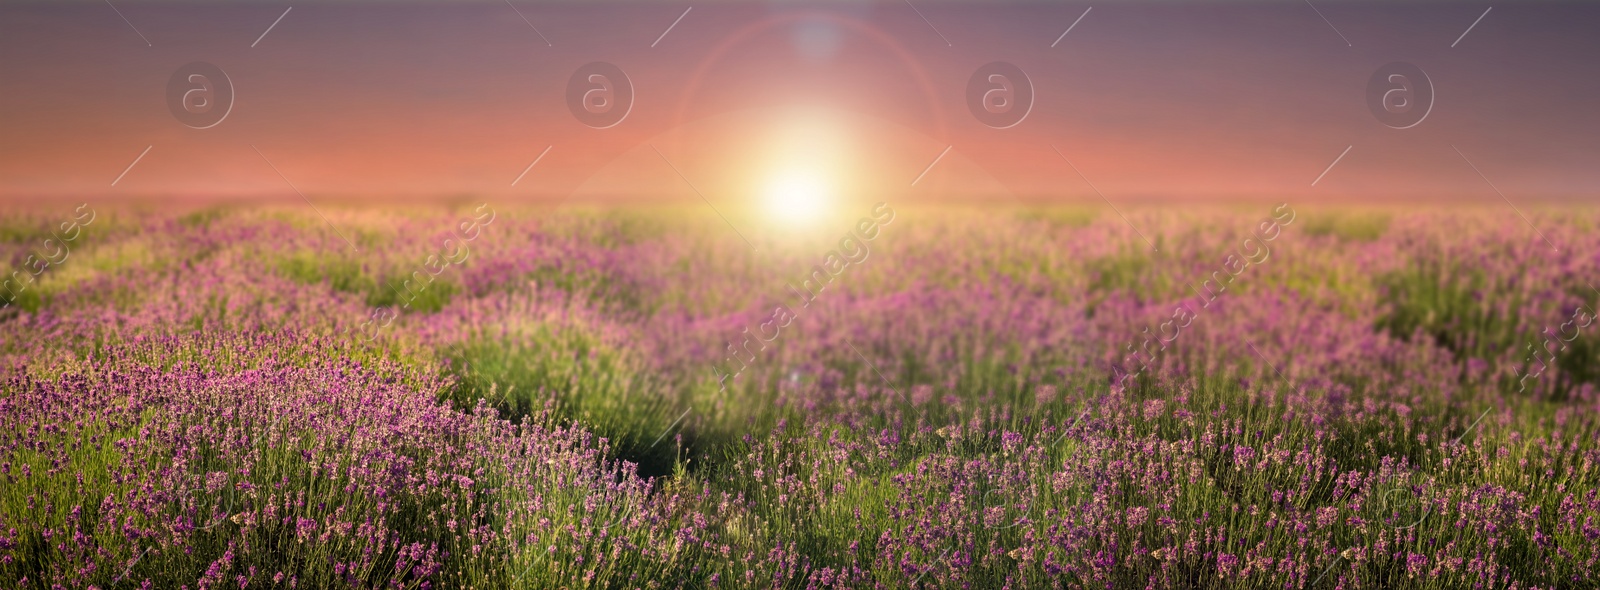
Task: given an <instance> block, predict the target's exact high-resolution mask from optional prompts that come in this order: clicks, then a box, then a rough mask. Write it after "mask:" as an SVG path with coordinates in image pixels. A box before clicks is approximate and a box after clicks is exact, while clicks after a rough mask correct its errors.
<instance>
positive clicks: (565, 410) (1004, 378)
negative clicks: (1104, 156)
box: [0, 202, 1600, 589]
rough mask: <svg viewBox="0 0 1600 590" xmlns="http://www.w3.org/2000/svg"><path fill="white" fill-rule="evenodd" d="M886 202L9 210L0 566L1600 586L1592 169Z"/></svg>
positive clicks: (304, 584)
mask: <svg viewBox="0 0 1600 590" xmlns="http://www.w3.org/2000/svg"><path fill="white" fill-rule="evenodd" d="M850 211H851V212H852V213H851V215H849V216H845V217H841V218H839V219H831V220H828V221H826V222H824V223H820V224H818V225H817V226H816V227H815V228H814V229H812V230H808V231H804V232H800V231H795V232H788V233H770V234H762V233H756V232H750V233H747V234H744V235H736V234H735V233H734V232H733V231H730V230H729V223H725V222H724V220H721V219H718V217H717V216H716V215H714V214H713V213H712V212H711V211H710V210H708V209H707V208H705V207H703V206H700V205H699V204H698V203H696V204H692V205H685V206H681V207H677V206H670V207H669V206H660V207H634V208H616V209H598V208H597V209H584V208H577V207H568V208H560V209H550V208H544V209H540V208H534V207H523V208H518V207H514V206H511V205H509V204H506V205H501V204H493V203H491V204H488V205H483V206H479V204H478V203H477V202H473V203H471V204H467V205H462V206H453V207H443V206H429V207H423V206H417V207H412V208H403V207H388V208H382V209H380V208H377V207H367V208H359V207H324V210H323V212H324V213H326V215H327V219H323V218H322V217H319V214H318V213H315V212H313V211H312V210H310V209H308V208H306V207H304V206H300V205H299V204H298V203H293V204H284V205H282V206H266V205H263V206H254V207H233V208H202V209H179V208H176V207H173V208H168V209H149V208H145V209H139V208H133V207H123V208H116V207H112V206H109V205H107V206H94V205H85V206H84V207H79V208H77V209H74V208H72V207H71V206H64V205H59V204H52V205H39V206H36V207H32V208H29V209H25V210H11V211H8V212H7V213H6V214H5V215H4V216H3V217H0V219H3V222H0V250H3V253H0V258H4V259H5V260H6V261H7V262H8V263H9V264H8V266H7V270H6V272H7V273H8V274H7V275H6V276H5V282H4V284H3V286H0V301H3V302H4V303H6V305H5V307H4V309H3V310H0V383H3V385H0V587H5V588H12V587H17V588H40V589H53V588H100V589H111V588H187V589H211V588H215V589H221V588H426V589H441V588H539V589H543V588H574V589H575V588H696V589H712V588H763V589H765V588H774V589H777V588H783V589H789V588H885V589H888V588H973V589H977V588H1008V589H1024V588H1280V589H1310V588H1316V589H1331V588H1345V589H1351V588H1519V589H1532V588H1543V589H1557V588H1562V589H1565V588H1596V587H1600V562H1597V560H1600V391H1597V387H1600V336H1597V335H1596V332H1600V326H1595V325H1593V323H1594V321H1595V312H1594V309H1595V306H1596V303H1597V300H1600V291H1596V290H1595V286H1596V284H1597V281H1596V279H1597V278H1600V277H1597V275H1600V212H1596V211H1594V210H1590V209H1584V208H1545V209H1539V208H1535V209H1531V210H1528V211H1527V213H1528V221H1527V222H1526V223H1525V222H1524V220H1523V219H1521V218H1519V217H1517V216H1514V215H1511V214H1509V211H1508V210H1506V209H1505V208H1503V207H1488V206H1485V207H1483V208H1466V209H1461V210H1458V211H1454V212H1452V211H1450V210H1447V209H1443V208H1430V209H1421V208H1418V209H1407V208H1400V207H1393V208H1366V209H1361V208H1355V207H1344V208H1325V207H1321V208H1319V207H1316V206H1313V205H1311V204H1299V203H1290V204H1284V205H1277V204H1276V203H1273V204H1246V205H1239V206H1235V207H1222V206H1214V207H1210V208H1198V209H1197V208H1187V207H1186V208H1176V207H1167V208H1158V207H1147V208H1137V207H1136V208H1132V209H1127V210H1126V212H1127V217H1128V218H1127V219H1126V220H1124V219H1123V218H1122V217H1121V216H1119V215H1118V214H1117V213H1116V212H1113V211H1112V210H1110V209H1106V208H1103V207H1083V208H1078V207H1072V206H1065V205H1063V206H1052V207H1041V208H1029V207H1023V206H1020V205H1008V206H1004V207H977V206H972V207H964V206H955V205H950V206H943V207H933V206H912V205H910V204H904V205H902V204H896V203H888V204H879V205H877V206H874V207H866V206H863V207H859V208H854V209H851V210H850ZM1530 225H1531V226H1532V227H1533V228H1537V229H1530ZM1132 228H1138V229H1137V230H1135V229H1132ZM741 237H743V238H746V239H748V240H749V243H746V242H745V241H744V240H742V239H741ZM1147 239H1148V242H1147V241H1146V240H1147ZM1556 246H1559V248H1557V247H1556ZM13 271H14V272H13Z"/></svg>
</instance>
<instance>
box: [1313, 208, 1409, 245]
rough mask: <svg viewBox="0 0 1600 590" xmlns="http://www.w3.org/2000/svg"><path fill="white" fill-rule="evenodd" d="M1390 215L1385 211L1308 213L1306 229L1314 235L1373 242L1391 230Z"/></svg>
mask: <svg viewBox="0 0 1600 590" xmlns="http://www.w3.org/2000/svg"><path fill="white" fill-rule="evenodd" d="M1389 221H1390V215H1389V214H1388V213H1383V212H1362V213H1341V212H1326V211H1325V212H1321V213H1320V214H1318V215H1308V216H1306V220H1305V224H1306V225H1305V229H1304V230H1302V231H1304V232H1305V233H1306V234H1308V235H1313V236H1334V237H1337V238H1339V239H1341V240H1346V241H1357V242H1371V241H1373V240H1376V239H1378V238H1379V237H1380V236H1382V235H1383V234H1384V232H1386V231H1388V230H1389Z"/></svg>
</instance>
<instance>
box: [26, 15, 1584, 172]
mask: <svg viewBox="0 0 1600 590" xmlns="http://www.w3.org/2000/svg"><path fill="white" fill-rule="evenodd" d="M916 5H917V8H918V9H919V10H920V12H921V16H919V15H918V14H917V12H915V11H913V10H911V8H910V7H909V6H908V5H907V4H906V3H904V2H899V3H892V2H884V3H858V2H850V3H831V4H830V3H822V4H815V3H804V4H802V3H797V2H780V3H760V4H756V3H718V4H695V5H692V6H693V9H692V10H691V11H690V12H689V13H688V14H687V15H684V14H683V13H684V10H685V9H686V8H689V7H690V6H691V5H689V4H663V3H636V4H627V3H610V4H585V5H579V4H538V3H532V2H518V3H516V6H517V9H518V10H520V11H521V15H520V16H519V15H518V13H517V12H515V11H513V10H512V8H510V7H508V6H507V5H506V4H505V3H504V2H474V3H448V4H407V5H384V4H369V3H329V2H321V3H317V2H310V3H293V4H290V3H283V2H271V3H267V2H258V3H243V4H229V5H227V6H212V5H205V4H159V3H155V4H152V3H139V2H119V3H117V7H118V9H119V10H120V11H121V16H119V15H118V14H117V12H116V11H113V10H112V9H111V8H109V7H108V6H107V5H106V4H105V3H103V2H100V3H94V2H86V3H55V4H44V3H40V4H22V5H17V4H7V5H6V6H4V7H0V53H3V54H4V55H5V56H6V58H5V59H4V60H0V79H3V80H5V81H6V83H5V85H4V91H0V129H4V130H5V131H4V133H3V134H0V154H3V156H0V196H5V197H11V198H28V197H44V198H53V197H58V196H60V197H65V196H75V195H95V196H125V197H129V198H134V197H146V198H151V197H156V198H159V197H162V196H172V195H185V196H202V197H216V198H236V197H247V196H290V197H292V196H293V195H294V193H293V192H291V191H290V189H289V186H288V184H287V183H286V182H285V177H286V178H287V180H288V181H289V182H292V183H293V184H294V185H295V186H297V187H299V188H300V189H301V190H303V191H304V192H305V193H306V194H308V195H311V196H313V197H318V198H333V197H345V196H353V197H368V196H372V197H386V196H400V195H410V196H417V195H430V196H437V195H442V196H450V195H462V194H486V195H501V196H506V197H526V198H530V199H532V198H557V199H571V198H598V197H601V196H627V197H637V198H655V197H663V198H664V197H687V198H693V193H692V192H691V191H689V190H688V189H687V188H686V187H685V185H684V184H683V182H682V180H681V179H680V178H678V176H677V175H676V174H675V173H674V172H673V170H672V169H671V168H670V167H668V166H667V165H666V164H665V163H664V162H662V161H661V159H660V157H659V156H657V155H655V152H654V151H652V150H651V147H650V146H652V145H653V146H655V147H657V148H659V149H660V150H661V151H662V153H664V154H665V155H666V156H667V157H668V159H670V160H673V161H674V163H675V164H677V165H678V166H679V168H680V169H681V170H682V171H683V172H684V174H685V176H687V177H689V178H690V180H691V181H694V182H695V184H696V186H698V187H699V188H700V189H701V190H702V191H703V192H707V193H710V194H712V195H713V198H734V197H731V196H729V194H730V193H737V192H739V191H741V190H744V189H745V188H746V187H748V186H749V185H750V183H751V182H754V181H751V180H750V179H749V178H748V177H749V176H751V175H752V174H759V172H755V171H753V170H755V169H757V168H762V166H763V165H764V164H763V162H762V161H761V160H760V159H759V158H757V157H756V154H757V153H765V152H762V151H761V150H764V149H767V148H769V147H771V146H772V145H774V142H781V141H780V139H778V138H777V137H778V136H779V135H781V134H782V133H783V130H784V129H787V128H793V127H795V126H797V125H802V124H803V123H794V121H791V120H790V119H792V118H793V117H794V115H793V113H795V112H800V111H804V112H809V113H823V114H824V115H823V116H824V118H828V119H829V120H830V121H832V122H833V123H835V124H836V125H837V127H839V128H841V129H843V130H844V132H843V133H840V134H839V135H838V137H837V138H835V139H836V143H837V144H838V145H839V146H843V147H844V148H848V149H846V150H844V151H846V152H848V153H849V154H851V156H850V159H851V162H850V163H851V166H852V167H853V169H855V170H856V172H855V173H854V175H853V176H851V177H850V178H849V181H850V182H855V183H858V184H861V185H862V186H863V187H866V186H871V187H880V188H875V189H874V190H885V191H887V190H904V191H907V192H908V194H915V191H921V192H922V193H924V194H928V195H933V194H938V195H944V196H951V195H956V196H974V197H984V196H996V195H1000V196H1012V197H1021V198H1039V197H1042V198H1070V199H1084V198H1091V199H1093V198H1097V197H1096V196H1095V194H1094V193H1093V191H1092V190H1091V189H1090V187H1089V186H1088V185H1087V184H1086V183H1085V182H1084V181H1083V180H1082V179H1080V178H1079V176H1078V175H1077V173H1075V172H1074V171H1073V170H1072V169H1071V168H1069V167H1067V166H1066V164H1065V162H1064V161H1063V160H1062V159H1061V158H1060V157H1059V156H1058V155H1057V154H1056V152H1055V151H1054V150H1052V147H1051V146H1052V145H1054V146H1055V147H1056V148H1058V149H1060V151H1061V152H1062V153H1063V154H1065V155H1066V156H1068V157H1069V158H1071V159H1072V162H1073V163H1074V164H1075V165H1076V166H1077V168H1078V169H1080V170H1081V171H1082V172H1083V175H1084V176H1085V177H1087V178H1088V180H1089V181H1091V182H1093V184H1094V186H1096V187H1098V188H1099V189H1100V190H1101V191H1103V192H1104V193H1105V194H1106V195H1107V196H1108V198H1111V199H1118V200H1122V199H1126V200H1138V199H1147V198H1163V199H1204V198H1232V197H1242V198H1251V197H1271V196H1275V195H1285V196H1289V195H1292V196H1296V197H1299V198H1305V197H1307V196H1310V197H1314V198H1327V199H1330V200H1339V199H1359V198H1368V199H1381V198H1389V197H1411V198H1435V199H1437V198H1446V199H1454V198H1461V199H1474V200H1479V199H1486V198H1487V199H1498V197H1497V196H1496V195H1495V193H1494V191H1493V189H1491V188H1490V187H1489V185H1488V184H1487V183H1485V182H1484V179H1483V178H1481V177H1480V176H1479V175H1478V174H1477V172H1475V171H1474V170H1473V169H1472V167H1471V165H1469V164H1468V163H1467V161H1466V160H1464V159H1463V158H1462V154H1464V155H1466V156H1467V158H1469V159H1470V161H1471V162H1472V164H1475V165H1476V166H1477V167H1478V169H1479V170H1481V171H1482V173H1483V175H1484V176H1487V177H1488V178H1489V179H1490V180H1491V181H1492V182H1493V183H1494V184H1495V186H1497V187H1499V188H1500V189H1501V190H1502V191H1504V192H1505V193H1506V194H1507V195H1508V196H1509V197H1511V198H1516V199H1538V198H1588V197H1592V196H1593V195H1595V190H1594V189H1595V188H1596V187H1600V162H1597V159H1600V133H1597V132H1600V115H1596V113H1595V109H1594V108H1593V105H1595V104H1600V62H1596V61H1595V60H1594V59H1593V56H1596V55H1600V36H1596V35H1593V34H1592V31H1594V30H1600V10H1596V9H1593V8H1587V7H1583V6H1580V5H1570V4H1549V5H1545V4H1514V5H1505V6H1498V5H1497V6H1495V8H1494V10H1493V11H1492V12H1491V13H1489V14H1487V15H1484V18H1483V19H1482V20H1481V21H1479V22H1478V23H1477V24H1476V25H1473V26H1472V30H1471V31H1470V32H1468V33H1467V34H1466V35H1465V36H1461V35H1462V33H1463V32H1464V31H1466V30H1467V28H1468V27H1469V25H1472V24H1473V22H1474V19H1476V18H1478V17H1479V16H1480V15H1482V13H1483V12H1484V11H1483V10H1482V9H1483V8H1486V7H1487V5H1482V4H1479V3H1418V4H1407V5H1404V6H1401V7H1394V6H1390V5H1369V4H1356V3H1349V2H1326V3H1319V4H1318V6H1319V8H1320V9H1321V12H1322V14H1323V15H1324V16H1326V17H1327V19H1328V22H1324V20H1323V19H1322V18H1321V17H1319V16H1318V15H1317V13H1316V12H1313V11H1312V10H1310V9H1309V8H1308V7H1307V6H1306V5H1305V4H1304V3H1293V2H1287V3H1285V2H1279V3H1273V4H1265V3H1259V4H1258V3H1237V2H1235V3H1226V4H1208V5H1192V4H1181V5H1180V4H1170V3H1144V4H1140V3H1133V4H1129V3H1118V4H1088V3H1067V4H1061V3H1052V4H1048V5H1046V4H1008V5H998V4H990V3H984V4H952V3H934V2H925V3H923V2H919V3H916ZM290 6H293V10H292V11H291V12H290V13H288V14H287V15H284V14H283V13H284V9H285V8H288V7H290ZM1091 6H1093V9H1092V10H1090V11H1089V12H1088V13H1087V14H1085V11H1086V10H1088V9H1089V8H1090V7H1091ZM280 16H282V17H283V18H282V20H281V21H278V23H277V24H276V25H275V26H273V27H272V30H271V31H270V32H268V33H267V34H266V35H265V36H262V33H263V31H266V29H267V27H268V26H269V25H272V23H273V22H274V20H275V19H278V18H279V17H280ZM680 16H682V17H683V18H682V20H681V21H678V23H677V24H676V25H675V26H672V27H671V30H670V31H668V30H667V29H668V27H669V25H672V23H673V22H674V21H675V19H678V18H679V17H680ZM923 16H925V17H926V19H927V22H925V21H924V20H923V18H922V17H923ZM1080 16H1081V17H1082V20H1078V19H1079V17H1080ZM122 17H126V18H127V22H124V21H123V18H122ZM523 17H526V19H527V20H528V21H529V22H531V23H532V25H533V26H534V27H537V28H538V32H537V33H536V32H535V31H534V30H533V29H532V28H530V26H529V22H524V20H523ZM1075 21H1076V22H1077V24H1076V25H1075V26H1073V29H1072V31H1071V32H1070V33H1069V34H1067V35H1066V36H1065V37H1061V34H1062V32H1063V31H1065V30H1066V29H1067V27H1068V26H1069V25H1072V24H1073V23H1074V22H1075ZM136 31H137V32H136ZM664 31H665V32H666V34H665V35H664V36H663V32H664ZM541 35H542V38H541ZM258 37H259V39H260V40H259V42H257V43H256V46H255V47H251V43H252V42H255V41H256V40H257V39H258ZM1458 37H1459V38H1460V40H1459V41H1458V42H1457V43H1456V46H1455V47H1451V43H1452V42H1455V41H1457V39H1458ZM658 38H659V42H656V46H655V47H651V43H652V42H655V41H656V40H657V39H658ZM1058 38H1059V39H1060V41H1059V42H1056V41H1057V39H1058ZM546 40H548V44H547V43H546ZM147 41H148V45H147V44H146V43H147ZM1053 42H1056V43H1055V46H1054V47H1052V46H1051V45H1052V43H1053ZM193 61H206V62H210V63H213V64H216V65H217V66H219V67H220V68H222V69H223V70H224V71H225V72H227V74H228V76H229V78H230V79H231V81H232V83H233V86H234V88H235V93H236V98H235V101H234V103H233V107H232V110H231V111H230V113H229V116H228V118H227V119H225V120H224V121H222V122H221V123H219V124H218V125H216V126H215V127H211V128H208V129H193V128H190V127H187V126H185V125H183V124H181V123H180V122H178V121H177V119H176V118H175V117H174V116H173V115H172V114H171V113H170V112H169V110H168V107H167V104H166V86H167V81H168V78H169V77H170V76H171V75H172V74H173V72H174V70H175V69H177V67H178V66H180V65H183V64H185V63H189V62H193ZM593 61H605V62H610V63H613V64H616V65H617V66H618V67H619V68H621V69H622V70H623V71H624V72H626V73H627V75H628V77H629V78H630V79H631V81H632V83H633V86H634V88H635V92H636V100H635V102H634V104H633V107H632V110H631V111H629V114H628V116H627V118H625V119H624V120H623V121H622V122H621V123H619V124H617V125H616V126H615V127H611V128H607V129H594V128H591V127H588V126H585V125H584V124H582V123H580V122H579V121H578V120H577V119H576V118H575V117H574V116H573V115H572V114H571V113H570V112H569V111H568V108H567V105H566V104H565V95H564V93H565V91H566V84H567V79H568V77H569V76H571V75H572V73H573V71H574V70H575V69H576V68H578V67H579V66H580V65H583V64H585V63H588V62H593ZM992 61H1006V62H1010V63H1013V64H1016V65H1017V66H1018V67H1019V68H1021V69H1022V70H1023V71H1024V72H1026V73H1027V75H1028V76H1029V78H1030V79H1031V81H1032V84H1033V87H1034V92H1035V101H1034V104H1033V107H1032V110H1031V111H1030V112H1029V114H1028V117H1027V118H1026V119H1024V120H1023V121H1022V122H1021V123H1019V124H1018V125H1016V126H1014V127H1010V128H1007V129H993V128H990V127H987V126H985V125H983V124H982V123H980V122H979V121H978V120H977V119H976V118H975V117H974V116H973V115H972V114H970V113H969V112H968V107H967V104H966V97H965V92H966V86H967V82H968V78H969V77H970V76H971V75H972V73H973V71H974V70H975V69H976V68H978V67H979V66H981V65H983V64H986V63H989V62H992ZM1392 61H1406V62H1411V63H1415V64H1417V65H1418V66H1419V67H1421V68H1422V69H1423V70H1424V71H1426V72H1427V74H1428V76H1429V78H1430V79H1431V80H1432V83H1433V87H1434V90H1435V94H1436V97H1435V100H1434V103H1433V108H1432V110H1431V111H1430V112H1429V115H1428V117H1427V118H1426V119H1425V120H1424V121H1423V122H1421V123H1419V124H1418V125H1417V126H1416V127H1412V128H1409V129H1393V128H1390V127H1386V126H1385V125H1383V124H1382V123H1380V122H1379V121H1378V120H1377V119H1376V118H1375V117H1374V116H1373V114H1372V113H1371V112H1369V109H1368V106H1367V104H1366V92H1367V80H1368V78H1369V77H1370V76H1371V75H1372V74H1373V72H1374V70H1375V69H1376V68H1377V67H1378V66H1380V65H1383V64H1385V63H1388V62H1392ZM252 146H254V147H252ZM946 146H950V147H951V149H950V152H949V154H948V155H947V156H946V157H945V158H943V159H941V160H940V161H939V163H938V165H936V166H934V167H933V168H932V169H931V170H928V173H927V175H926V177H925V178H923V179H922V180H921V181H920V182H919V183H918V185H917V187H911V185H910V183H911V181H912V180H913V179H916V178H917V177H918V176H919V175H920V174H921V173H922V172H923V171H924V170H925V169H927V168H928V165H929V164H930V163H931V162H933V160H934V158H935V157H936V156H938V154H939V153H941V151H942V150H943V149H944V148H945V147H946ZM147 147H149V152H148V153H146V154H145V156H144V157H143V158H141V159H140V160H139V162H138V164H137V165H135V166H133V167H132V168H131V169H128V166H129V164H130V163H132V162H133V161H134V160H135V158H136V157H137V156H139V155H140V154H141V153H142V152H143V151H144V150H145V149H146V148H147ZM546 147H549V148H550V151H549V152H548V154H547V155H546V156H545V157H544V158H543V159H542V160H540V162H539V164H538V165H537V166H535V167H534V168H533V169H531V170H528V172H527V174H526V175H525V176H522V179H521V180H520V181H519V182H518V183H517V184H516V186H511V182H512V181H513V180H514V179H517V178H518V176H519V175H520V174H522V172H523V171H524V170H525V169H526V168H527V166H528V164H529V163H530V162H532V161H533V160H534V158H535V157H536V156H538V155H539V154H540V153H541V152H543V151H544V150H545V148H546ZM1347 147H1349V152H1348V153H1346V154H1345V156H1344V157H1343V158H1341V159H1340V160H1339V163H1338V164H1337V165H1336V166H1334V167H1333V168H1332V169H1331V170H1329V169H1328V167H1329V165H1330V164H1331V163H1333V162H1334V160H1335V158H1336V157H1338V156H1339V155H1340V154H1341V153H1345V152H1344V150H1346V148H1347ZM257 149H259V150H260V154H261V155H258V154H257V152H256V150H257ZM818 149H821V148H818ZM1457 150H1460V153H1459V154H1458V153H1457ZM781 151H782V150H777V152H781ZM777 152H774V153H777ZM262 155H265V156H266V159H265V160H264V159H263V158H262ZM780 157H781V156H780ZM267 160H270V161H271V162H272V164H273V165H275V166H276V167H277V169H278V170H279V171H281V172H282V174H283V176H282V177H280V176H279V174H278V173H277V172H275V171H274V170H273V168H272V167H270V166H269V165H268V163H267ZM124 170H126V174H125V175H123V176H122V178H121V180H120V181H118V182H117V184H116V185H115V186H112V185H111V182H112V181H113V180H114V179H117V178H118V177H119V175H122V174H123V173H124ZM1325 170H1327V174H1326V176H1324V177H1323V178H1322V180H1320V181H1319V182H1318V183H1317V185H1316V186H1315V187H1312V186H1311V182H1312V181H1313V180H1314V179H1317V178H1318V176H1319V175H1321V174H1323V172H1324V171H1325ZM863 171H865V172H863Z"/></svg>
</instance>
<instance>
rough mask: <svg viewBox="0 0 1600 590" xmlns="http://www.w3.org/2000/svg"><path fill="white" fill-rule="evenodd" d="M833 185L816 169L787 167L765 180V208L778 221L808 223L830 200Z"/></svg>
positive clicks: (818, 215) (822, 210) (820, 212)
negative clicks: (790, 168) (791, 168)
mask: <svg viewBox="0 0 1600 590" xmlns="http://www.w3.org/2000/svg"><path fill="white" fill-rule="evenodd" d="M832 193H833V191H832V188H831V187H829V186H828V183H827V181H826V180H825V179H824V178H823V177H822V175H821V174H819V173H818V172H816V171H810V170H786V171H784V172H781V173H779V174H777V175H775V176H773V177H772V178H771V179H770V180H769V181H767V186H766V191H765V194H764V196H765V200H766V204H767V210H768V212H769V213H771V215H772V216H773V217H774V218H776V219H777V220H779V221H782V222H785V223H789V224H797V225H799V224H807V223H810V222H812V221H816V219H817V218H818V217H821V216H822V214H823V212H825V211H826V210H827V208H828V203H829V201H831V200H832V196H833V195H832Z"/></svg>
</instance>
